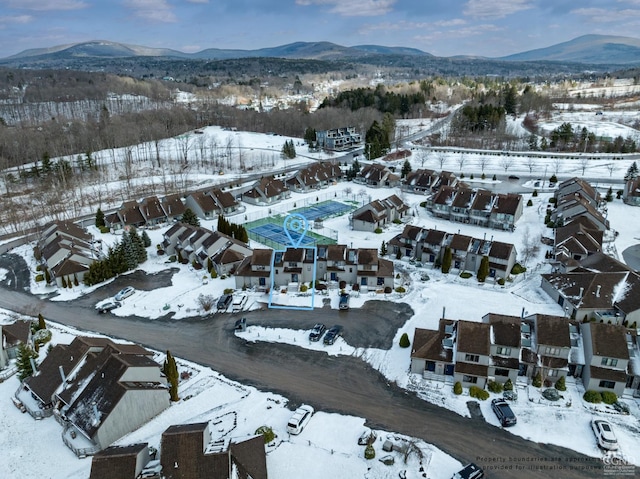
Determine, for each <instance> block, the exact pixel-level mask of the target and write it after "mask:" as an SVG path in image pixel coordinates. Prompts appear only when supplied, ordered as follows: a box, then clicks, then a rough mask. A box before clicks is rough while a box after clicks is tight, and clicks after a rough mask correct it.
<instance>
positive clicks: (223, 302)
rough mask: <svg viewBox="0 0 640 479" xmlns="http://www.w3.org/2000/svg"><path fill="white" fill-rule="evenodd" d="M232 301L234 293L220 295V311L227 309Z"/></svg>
mask: <svg viewBox="0 0 640 479" xmlns="http://www.w3.org/2000/svg"><path fill="white" fill-rule="evenodd" d="M232 302H233V295H231V294H223V295H222V296H220V299H219V300H218V305H217V308H218V310H219V311H220V310H224V311H226V310H227V308H228V307H229V306H230V305H231V303H232Z"/></svg>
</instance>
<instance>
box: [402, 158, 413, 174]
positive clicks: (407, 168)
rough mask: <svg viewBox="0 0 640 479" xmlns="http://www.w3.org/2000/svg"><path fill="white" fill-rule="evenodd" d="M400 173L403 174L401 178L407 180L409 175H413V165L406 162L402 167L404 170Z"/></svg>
mask: <svg viewBox="0 0 640 479" xmlns="http://www.w3.org/2000/svg"><path fill="white" fill-rule="evenodd" d="M400 173H401V175H400V177H401V178H406V177H407V175H408V174H409V173H411V163H409V160H404V163H403V165H402V170H401V171H400Z"/></svg>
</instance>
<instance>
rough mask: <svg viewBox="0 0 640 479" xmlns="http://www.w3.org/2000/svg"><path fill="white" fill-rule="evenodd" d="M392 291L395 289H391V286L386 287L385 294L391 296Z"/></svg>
mask: <svg viewBox="0 0 640 479" xmlns="http://www.w3.org/2000/svg"><path fill="white" fill-rule="evenodd" d="M391 291H393V289H391V286H385V287H384V292H385V294H389V293H391Z"/></svg>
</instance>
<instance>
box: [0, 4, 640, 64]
mask: <svg viewBox="0 0 640 479" xmlns="http://www.w3.org/2000/svg"><path fill="white" fill-rule="evenodd" d="M639 27H640V0H580V1H574V0H571V1H568V0H0V57H5V56H9V55H13V54H15V53H19V52H21V51H22V50H26V49H28V48H40V47H50V46H55V45H61V44H68V43H76V42H82V41H87V40H111V41H115V42H121V43H128V44H135V45H144V46H150V47H165V48H173V49H176V50H181V51H184V52H195V51H199V50H203V49H205V48H241V49H255V48H262V47H272V46H278V45H283V44H286V43H291V42H295V41H330V42H334V43H337V44H340V45H345V46H353V45H361V44H377V45H387V46H405V47H413V48H418V49H420V50H423V51H426V52H429V53H432V54H434V55H438V56H452V55H480V56H487V57H498V56H504V55H509V54H512V53H518V52H522V51H527V50H531V49H534V48H542V47H546V46H550V45H553V44H555V43H560V42H563V41H568V40H571V39H572V38H575V37H578V36H580V35H585V34H589V33H599V34H610V35H622V36H631V37H640V34H639V33H637V32H639V31H640V29H639Z"/></svg>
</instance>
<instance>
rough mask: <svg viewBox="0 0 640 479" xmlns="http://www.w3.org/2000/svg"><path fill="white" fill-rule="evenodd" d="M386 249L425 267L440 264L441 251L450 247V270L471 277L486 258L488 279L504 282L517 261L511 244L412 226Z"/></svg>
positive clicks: (395, 238)
mask: <svg viewBox="0 0 640 479" xmlns="http://www.w3.org/2000/svg"><path fill="white" fill-rule="evenodd" d="M388 248H389V251H390V252H391V254H395V255H398V254H400V256H406V257H408V258H410V259H413V260H416V261H419V262H421V263H423V264H425V265H439V264H441V263H442V259H443V256H444V252H445V250H446V249H447V248H449V249H450V250H451V257H452V260H451V267H452V269H453V270H455V271H460V272H461V271H470V272H473V273H474V274H477V273H478V269H479V268H480V263H481V261H482V258H483V257H484V256H487V257H488V259H489V277H491V278H496V279H497V278H505V279H506V278H507V277H508V276H509V275H510V274H511V269H512V268H513V266H514V265H515V264H516V261H517V251H516V248H515V246H514V245H512V244H511V243H503V242H501V241H494V240H493V237H491V238H490V239H486V238H484V239H478V238H473V237H471V236H466V235H462V234H459V233H447V232H446V231H442V230H435V229H425V228H421V227H419V226H413V225H406V226H405V227H404V230H403V231H402V233H400V234H399V235H396V236H395V237H394V238H392V239H391V240H390V241H389V244H388Z"/></svg>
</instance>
